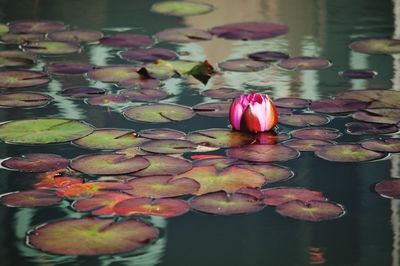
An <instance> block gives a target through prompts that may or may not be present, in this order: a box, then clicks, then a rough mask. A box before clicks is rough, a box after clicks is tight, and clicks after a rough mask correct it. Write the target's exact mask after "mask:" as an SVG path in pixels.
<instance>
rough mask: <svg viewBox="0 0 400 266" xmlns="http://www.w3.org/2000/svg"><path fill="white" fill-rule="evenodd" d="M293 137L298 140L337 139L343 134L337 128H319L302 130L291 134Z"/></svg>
mask: <svg viewBox="0 0 400 266" xmlns="http://www.w3.org/2000/svg"><path fill="white" fill-rule="evenodd" d="M290 134H291V135H292V137H294V138H298V139H320V140H327V139H337V138H339V137H340V136H342V133H340V131H339V130H338V129H336V128H327V127H318V128H302V129H297V130H294V131H292V132H290Z"/></svg>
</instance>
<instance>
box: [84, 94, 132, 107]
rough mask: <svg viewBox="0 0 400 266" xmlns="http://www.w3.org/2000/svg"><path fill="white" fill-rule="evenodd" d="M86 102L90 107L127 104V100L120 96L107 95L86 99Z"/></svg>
mask: <svg viewBox="0 0 400 266" xmlns="http://www.w3.org/2000/svg"><path fill="white" fill-rule="evenodd" d="M86 102H87V103H88V104H90V105H102V106H113V105H117V104H124V103H126V102H128V99H127V98H125V97H123V96H121V95H116V94H107V95H101V96H95V97H91V98H89V99H87V101H86Z"/></svg>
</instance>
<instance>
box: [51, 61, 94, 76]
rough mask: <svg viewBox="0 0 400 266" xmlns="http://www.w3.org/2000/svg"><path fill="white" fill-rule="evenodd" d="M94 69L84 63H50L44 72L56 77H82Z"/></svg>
mask: <svg viewBox="0 0 400 266" xmlns="http://www.w3.org/2000/svg"><path fill="white" fill-rule="evenodd" d="M93 68H94V67H93V66H92V65H90V64H85V63H72V62H65V63H58V62H57V63H51V64H49V65H48V66H47V67H46V71H47V72H48V73H51V74H57V75H83V74H85V73H87V72H89V71H90V70H92V69H93Z"/></svg>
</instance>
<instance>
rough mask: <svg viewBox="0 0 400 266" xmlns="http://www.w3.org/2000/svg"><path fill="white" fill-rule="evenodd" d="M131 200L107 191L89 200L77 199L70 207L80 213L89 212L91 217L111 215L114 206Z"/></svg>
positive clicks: (125, 196)
mask: <svg viewBox="0 0 400 266" xmlns="http://www.w3.org/2000/svg"><path fill="white" fill-rule="evenodd" d="M132 198H133V197H132V196H130V195H128V194H124V193H120V192H112V191H109V192H103V193H101V194H97V195H94V196H93V197H90V198H85V199H78V200H76V201H74V202H73V203H72V205H71V207H72V208H73V209H75V210H77V211H80V212H87V211H90V212H91V214H92V215H113V214H115V212H114V206H115V205H117V204H118V203H120V202H121V201H124V200H127V199H132Z"/></svg>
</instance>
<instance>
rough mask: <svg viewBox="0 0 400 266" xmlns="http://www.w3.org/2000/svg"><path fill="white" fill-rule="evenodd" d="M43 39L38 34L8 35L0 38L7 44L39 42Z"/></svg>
mask: <svg viewBox="0 0 400 266" xmlns="http://www.w3.org/2000/svg"><path fill="white" fill-rule="evenodd" d="M42 39H43V35H42V34H37V33H7V34H4V35H1V36H0V41H1V42H3V43H7V44H22V43H27V42H37V41H40V40H42Z"/></svg>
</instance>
